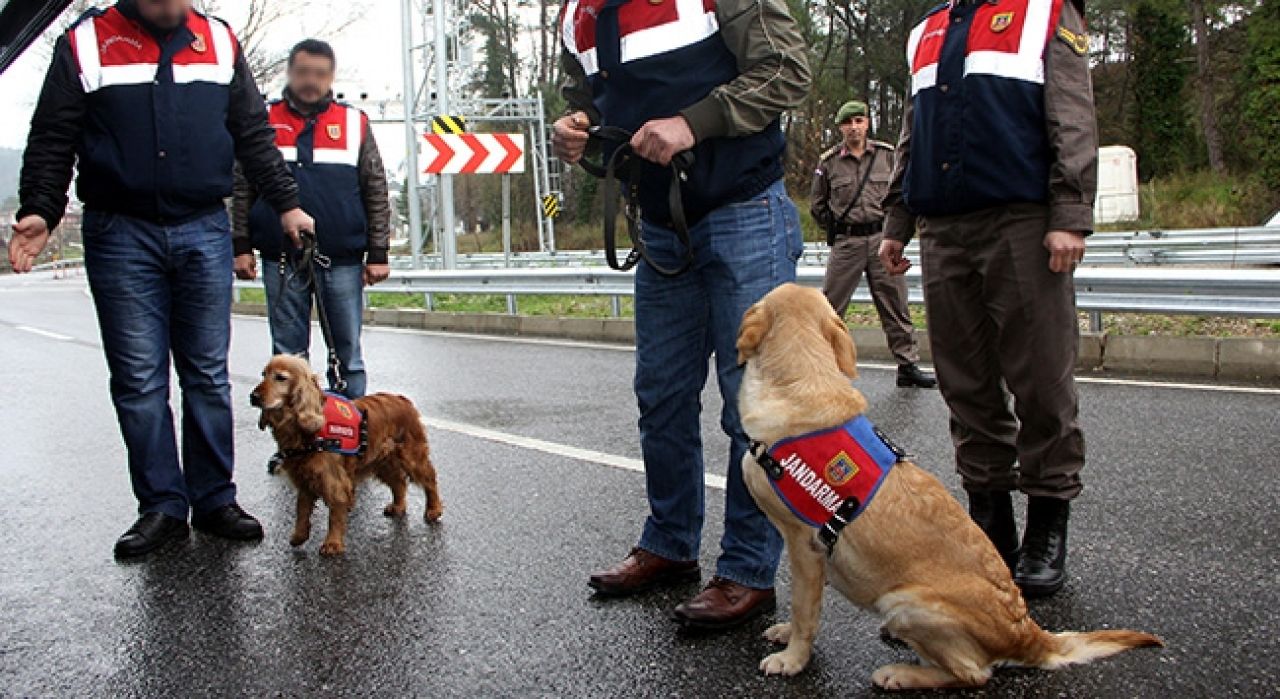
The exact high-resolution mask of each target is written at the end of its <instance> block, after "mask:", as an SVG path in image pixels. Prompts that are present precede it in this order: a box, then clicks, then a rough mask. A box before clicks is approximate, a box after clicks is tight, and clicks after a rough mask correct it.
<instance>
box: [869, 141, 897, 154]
mask: <svg viewBox="0 0 1280 699" xmlns="http://www.w3.org/2000/svg"><path fill="white" fill-rule="evenodd" d="M871 142H872V143H874V144H875V145H876V148H883V149H885V150H888V151H891V150H893V149H894V147H893V144H892V143H886V142H884V141H877V140H875V139H874V138H873V139H871Z"/></svg>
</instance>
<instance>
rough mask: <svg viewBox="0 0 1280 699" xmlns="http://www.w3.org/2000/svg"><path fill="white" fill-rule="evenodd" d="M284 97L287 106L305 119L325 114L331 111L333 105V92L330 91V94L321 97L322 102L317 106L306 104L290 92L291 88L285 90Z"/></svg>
mask: <svg viewBox="0 0 1280 699" xmlns="http://www.w3.org/2000/svg"><path fill="white" fill-rule="evenodd" d="M282 96H283V98H284V102H285V104H287V105H289V109H292V110H293V111H294V112H296V113H297V114H299V115H301V116H304V117H313V116H317V115H319V114H324V113H325V112H327V111H329V107H330V106H332V105H333V91H332V90H330V91H329V94H327V95H325V96H324V97H321V98H320V101H319V102H316V103H315V104H306V103H305V102H302V101H300V100H299V99H298V98H297V97H295V96H294V94H293V93H292V92H290V91H289V88H287V87H286V88H285V89H284V92H283V93H282Z"/></svg>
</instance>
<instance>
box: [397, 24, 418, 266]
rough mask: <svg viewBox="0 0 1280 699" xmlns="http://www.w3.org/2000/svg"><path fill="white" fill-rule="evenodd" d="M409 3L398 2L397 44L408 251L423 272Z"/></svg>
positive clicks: (415, 95)
mask: <svg viewBox="0 0 1280 699" xmlns="http://www.w3.org/2000/svg"><path fill="white" fill-rule="evenodd" d="M411 2H412V0H400V42H401V53H402V56H403V60H404V97H403V101H404V142H405V158H406V160H405V168H404V171H405V172H404V175H405V196H407V197H408V198H409V201H408V202H407V203H408V206H409V249H410V252H411V254H412V257H413V268H414V269H422V200H421V199H420V198H419V197H418V130H417V128H416V127H415V126H414V125H413V119H414V113H413V112H414V107H415V106H416V105H417V103H418V100H417V94H416V91H415V88H414V84H413V24H412V22H413V11H412V8H411V7H410V4H411Z"/></svg>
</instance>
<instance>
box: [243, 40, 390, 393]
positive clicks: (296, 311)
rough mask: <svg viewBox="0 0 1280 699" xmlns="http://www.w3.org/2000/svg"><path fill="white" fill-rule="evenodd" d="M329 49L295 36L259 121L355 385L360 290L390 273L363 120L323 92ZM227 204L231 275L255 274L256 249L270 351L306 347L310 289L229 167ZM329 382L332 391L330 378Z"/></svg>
mask: <svg viewBox="0 0 1280 699" xmlns="http://www.w3.org/2000/svg"><path fill="white" fill-rule="evenodd" d="M335 66H336V58H335V56H334V53H333V48H332V47H330V46H329V44H327V43H325V42H323V41H318V40H316V39H306V40H304V41H301V42H299V43H298V44H297V45H295V46H294V47H293V49H292V50H291V51H290V52H289V84H288V87H286V88H285V91H284V96H283V98H282V99H280V100H277V101H275V102H272V103H271V106H270V107H269V108H268V109H267V120H268V121H269V122H270V124H271V126H272V128H273V129H274V130H275V134H276V145H277V146H278V147H279V149H280V152H281V153H282V154H283V155H284V159H285V162H287V163H288V164H289V168H290V170H292V172H293V173H294V178H295V179H297V181H298V193H299V196H300V197H301V199H302V204H303V206H304V208H306V210H307V212H308V213H310V214H311V215H312V216H314V217H315V219H316V237H317V243H318V247H319V251H320V253H322V254H323V255H325V256H326V257H327V258H328V259H329V262H330V264H329V265H328V267H323V266H321V267H319V268H318V269H314V270H313V271H314V272H315V275H316V285H317V287H318V288H317V289H316V291H317V292H318V293H320V294H322V299H323V303H324V308H325V315H326V317H327V318H328V320H329V326H330V330H331V333H332V336H333V343H334V347H333V349H334V350H335V351H336V352H337V355H338V364H339V366H338V372H339V375H340V376H341V377H342V379H343V381H344V382H345V388H344V389H343V391H342V393H343V394H345V395H346V396H347V397H348V398H359V397H361V396H363V395H364V393H365V369H364V359H363V357H362V356H361V352H360V326H361V320H362V312H363V289H364V286H365V285H366V284H369V285H372V284H376V283H378V282H380V281H382V280H384V279H386V278H387V276H388V275H389V274H390V273H391V268H390V267H389V266H388V264H387V250H388V248H389V247H390V244H391V204H390V202H389V200H388V199H387V173H386V170H385V169H384V168H383V166H382V156H381V155H379V153H378V146H377V144H376V143H375V142H374V140H373V130H372V128H371V127H370V125H369V119H368V117H366V116H365V114H364V113H363V112H362V111H360V110H359V109H357V108H355V107H353V106H351V105H348V104H343V103H342V102H338V101H335V100H334V99H333V92H332V89H331V88H332V85H333V78H334V69H335ZM234 189H235V194H234V196H233V198H232V203H231V227H232V230H233V231H234V237H233V242H234V244H235V252H236V275H237V276H239V277H240V278H242V279H252V278H254V277H255V276H256V275H257V270H256V268H255V260H254V257H253V249H254V248H255V247H256V248H257V249H258V250H260V251H261V252H262V259H263V266H264V270H263V271H264V274H263V278H262V281H263V285H264V286H265V287H266V290H267V317H268V319H269V321H270V325H271V344H272V351H273V352H274V353H275V354H297V355H302V356H306V355H307V353H308V350H309V349H310V346H311V306H312V300H311V294H312V292H311V288H310V286H309V285H308V284H307V283H306V279H307V277H305V276H300V275H299V270H298V269H297V268H296V267H295V263H296V262H297V257H298V255H297V252H298V251H297V249H296V248H293V246H291V245H289V244H288V239H287V238H286V237H285V235H284V232H283V231H281V229H280V221H279V219H278V218H277V217H276V216H274V215H273V213H272V210H271V205H270V204H271V203H270V201H268V200H266V199H264V198H262V197H260V196H258V191H257V188H255V187H254V185H253V183H252V182H250V181H249V179H248V178H247V177H245V176H244V173H243V170H242V169H239V168H237V176H236V181H235V188H234ZM330 389H331V390H337V387H336V386H331V387H330Z"/></svg>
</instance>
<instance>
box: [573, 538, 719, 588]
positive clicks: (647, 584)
mask: <svg viewBox="0 0 1280 699" xmlns="http://www.w3.org/2000/svg"><path fill="white" fill-rule="evenodd" d="M701 577H702V571H701V570H700V569H699V568H698V562H697V561H672V560H668V559H666V558H663V557H662V556H659V555H658V554H656V553H650V552H649V551H645V550H644V549H642V548H633V549H631V553H629V554H627V557H626V558H624V559H623V560H622V562H621V563H619V564H618V565H616V566H614V567H612V568H609V569H608V570H603V571H600V572H598V573H593V574H592V575H591V579H590V580H589V581H587V584H588V585H590V586H591V587H592V589H594V590H595V591H596V592H597V593H599V594H601V595H608V596H610V597H623V596H626V595H634V594H636V593H638V592H646V591H648V590H652V589H654V588H657V587H662V586H664V585H676V584H678V583H685V582H697V581H698V580H699V579H700V578H701Z"/></svg>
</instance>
